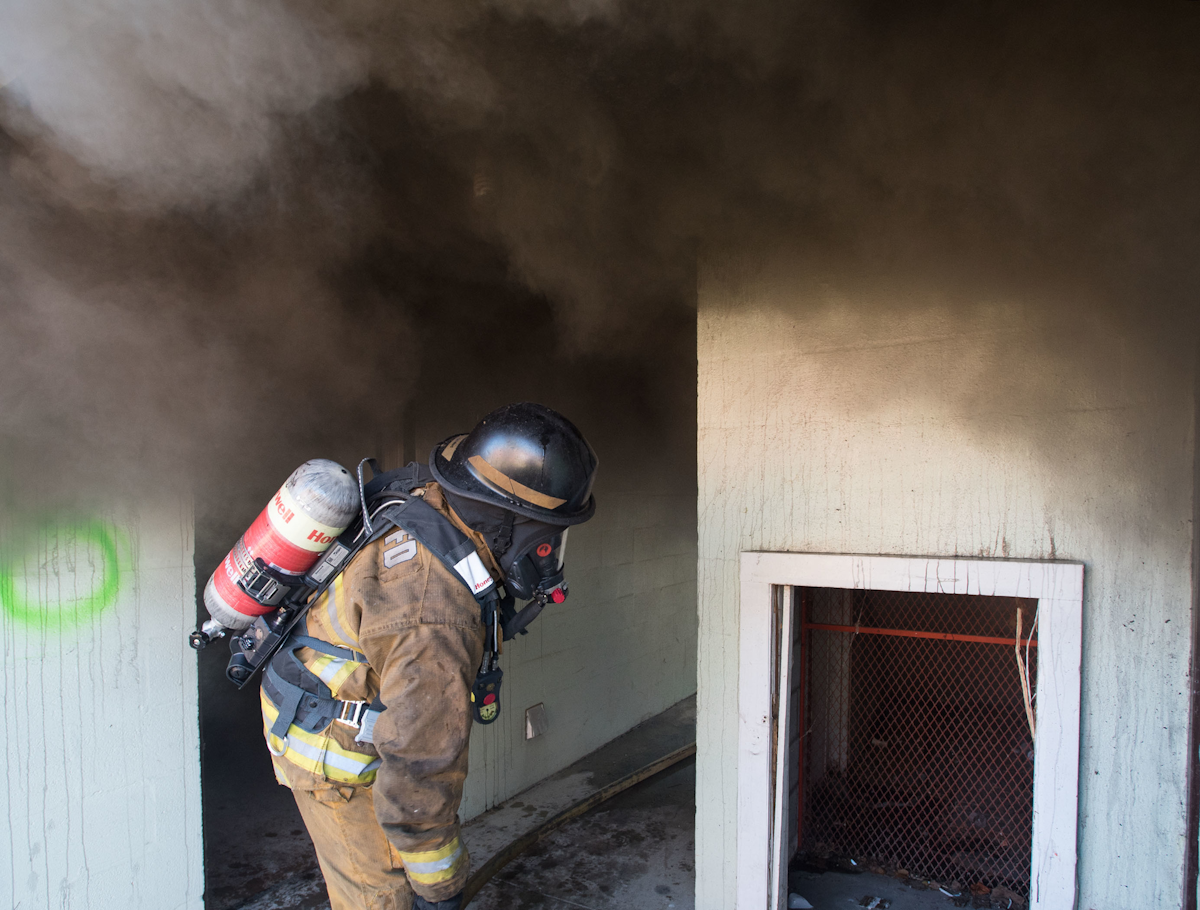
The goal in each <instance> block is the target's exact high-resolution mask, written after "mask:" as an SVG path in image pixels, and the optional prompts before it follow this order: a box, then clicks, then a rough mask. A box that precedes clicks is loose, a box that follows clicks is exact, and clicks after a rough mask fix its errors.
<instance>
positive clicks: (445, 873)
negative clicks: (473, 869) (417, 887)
mask: <svg viewBox="0 0 1200 910" xmlns="http://www.w3.org/2000/svg"><path fill="white" fill-rule="evenodd" d="M400 859H401V860H403V862H404V871H405V872H406V873H408V877H409V878H410V879H412V880H413V881H414V882H419V883H420V884H422V885H436V884H438V883H439V882H444V881H447V880H449V879H452V878H454V876H455V875H456V874H458V871H459V869H460V867H461V866H462V865H463V863H465V862H466V859H467V851H466V850H464V849H463V845H462V841H460V840H459V839H458V838H457V837H456V838H454V840H452V841H450V843H448V844H446V846H444V847H442V848H441V849H440V850H432V851H429V852H426V853H405V852H403V851H400Z"/></svg>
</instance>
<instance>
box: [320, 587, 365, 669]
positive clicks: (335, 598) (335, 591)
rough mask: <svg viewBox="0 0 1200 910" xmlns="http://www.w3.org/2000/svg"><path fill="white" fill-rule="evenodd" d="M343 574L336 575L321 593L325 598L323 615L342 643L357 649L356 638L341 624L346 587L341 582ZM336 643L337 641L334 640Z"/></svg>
mask: <svg viewBox="0 0 1200 910" xmlns="http://www.w3.org/2000/svg"><path fill="white" fill-rule="evenodd" d="M344 578H345V575H344V574H340V575H338V577H337V578H335V579H334V580H333V584H332V585H330V587H329V588H328V589H326V591H325V593H324V594H323V595H322V597H323V599H324V600H325V615H326V617H328V619H329V626H330V629H331V630H332V631H333V634H334V635H335V636H337V638H338V639H339V640H340V641H341V643H342V644H343V645H345V646H346V647H347V648H351V649H352V650H355V651H357V650H358V639H357V638H355V637H354V636H353V635H351V634H350V633H349V632H347V631H346V629H345V627H344V626H343V625H342V618H341V608H342V604H344V603H345V602H346V589H345V587H344V586H343V584H342V581H343V579H344ZM334 644H337V642H334Z"/></svg>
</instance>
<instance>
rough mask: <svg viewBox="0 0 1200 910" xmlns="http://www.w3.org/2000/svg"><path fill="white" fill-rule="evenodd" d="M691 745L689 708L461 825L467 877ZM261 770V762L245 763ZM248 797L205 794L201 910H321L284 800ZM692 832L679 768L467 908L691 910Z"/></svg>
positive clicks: (300, 834)
mask: <svg viewBox="0 0 1200 910" xmlns="http://www.w3.org/2000/svg"><path fill="white" fill-rule="evenodd" d="M694 741H695V698H689V699H685V700H684V701H682V702H680V703H679V704H677V705H674V706H673V707H671V708H669V709H668V710H666V711H664V712H663V713H662V714H659V715H658V716H656V717H653V718H651V719H650V720H648V721H646V722H645V723H643V724H640V725H639V726H637V727H635V728H634V729H633V730H631V731H629V732H628V733H626V734H624V735H623V736H620V737H618V738H617V739H615V740H613V741H612V742H611V743H609V744H607V745H606V746H604V747H602V748H601V749H598V750H597V751H596V752H593V753H592V754H590V755H588V756H586V757H584V758H583V759H580V761H578V762H576V763H575V764H573V765H571V766H569V767H568V768H565V769H563V770H562V771H560V772H558V773H557V774H553V775H551V776H550V777H549V778H547V779H546V780H544V781H542V782H541V783H539V784H537V785H535V786H534V787H532V788H530V789H529V790H527V791H525V792H524V793H521V794H518V795H517V796H516V797H514V798H513V799H511V800H508V801H507V802H505V803H503V804H501V805H500V806H497V807H496V808H494V809H492V810H490V811H489V812H486V813H484V814H483V815H481V816H479V817H478V818H475V819H472V820H471V821H470V822H468V823H467V824H466V825H464V830H463V838H464V840H465V841H466V843H467V845H468V847H469V849H470V851H471V858H472V865H473V866H474V867H475V868H479V867H480V866H481V865H482V864H483V863H484V862H486V861H487V859H488V858H490V857H491V856H492V855H493V854H495V853H496V852H497V851H498V850H500V849H501V848H503V847H505V846H507V845H508V844H509V843H511V842H512V841H514V840H515V839H516V838H518V837H520V836H522V835H523V834H525V833H526V832H527V831H530V830H532V829H533V828H534V827H536V825H537V824H539V823H540V822H541V821H542V820H543V819H545V818H548V817H550V816H552V815H554V814H556V813H558V812H559V811H561V810H563V809H565V808H567V807H568V806H570V805H572V804H574V803H576V802H578V801H579V800H580V799H583V798H584V797H587V796H590V795H591V794H592V793H594V792H596V791H597V790H599V789H601V788H603V787H605V786H607V785H608V784H610V783H612V782H613V781H616V780H619V779H620V778H622V777H624V776H626V775H627V774H629V773H631V772H633V771H635V770H637V769H639V768H641V767H643V766H645V765H647V764H649V763H650V762H651V761H654V760H655V759H658V758H660V757H661V756H663V755H666V754H668V753H670V752H673V751H675V750H676V749H679V748H680V747H681V746H685V745H687V744H688V743H691V742H694ZM260 751H262V750H260ZM259 758H265V752H264V755H263V756H258V755H254V756H253V759H255V760H257V759H259ZM245 790H246V788H236V787H228V788H221V789H216V788H214V789H213V790H211V791H209V792H208V793H207V794H206V797H207V798H206V805H205V810H206V811H205V823H206V829H207V830H206V834H207V835H208V836H207V837H206V848H207V852H206V873H207V874H206V882H207V890H206V894H205V906H206V908H207V910H328V907H329V903H328V899H327V898H326V895H325V888H324V882H323V881H322V879H321V875H320V871H319V869H318V867H317V861H316V856H315V854H314V853H313V848H312V843H311V841H309V839H308V835H307V833H306V832H305V830H304V825H303V823H302V822H301V820H300V815H299V812H298V810H297V809H296V805H295V802H294V801H293V800H292V795H291V791H289V790H287V789H286V788H284V787H280V786H278V785H274V784H272V785H271V786H267V787H255V788H252V789H251V790H250V794H251V795H252V801H251V800H250V796H248V795H247V793H246V792H244V791H245ZM694 820H695V763H694V760H687V761H685V762H682V763H680V764H678V765H676V766H674V767H673V768H671V769H668V770H666V771H664V772H662V773H660V774H658V775H656V776H655V777H653V778H651V779H649V780H647V781H644V782H643V783H641V784H639V785H638V786H637V787H635V788H632V789H630V790H628V791H626V792H625V793H622V794H620V795H619V796H617V797H615V798H614V799H612V800H609V801H608V802H607V803H603V804H601V805H600V806H598V807H597V808H596V809H594V810H592V812H590V813H589V814H587V815H585V816H582V817H581V818H579V819H576V820H574V821H573V822H570V823H568V824H567V825H564V826H563V827H562V828H560V829H558V830H557V831H556V832H553V833H552V834H551V835H549V836H548V837H547V838H546V839H544V840H543V841H542V842H540V843H538V844H536V845H535V846H534V847H533V848H531V851H530V852H529V853H528V854H526V856H525V857H522V858H520V859H518V860H516V861H514V862H513V863H511V864H510V865H509V866H508V867H506V868H505V869H504V870H502V871H501V873H500V874H499V875H498V876H497V877H496V878H495V879H493V882H492V883H491V884H489V885H488V886H486V887H485V888H484V889H483V890H482V891H480V893H479V894H478V895H477V896H476V898H475V900H474V901H472V903H471V906H472V907H477V908H479V910H486V908H492V910H498V908H501V907H503V908H510V907H530V908H532V907H547V908H566V907H584V908H593V907H594V908H607V907H634V908H639V907H654V908H659V907H661V908H680V910H684V908H688V910H690V908H691V907H693V905H694V904H693V891H694V879H695V874H694V871H693V867H692V856H693V852H694V847H693V829H694ZM210 826H211V827H210ZM214 832H215V833H214ZM221 832H233V833H232V834H231V835H230V836H220V833H221Z"/></svg>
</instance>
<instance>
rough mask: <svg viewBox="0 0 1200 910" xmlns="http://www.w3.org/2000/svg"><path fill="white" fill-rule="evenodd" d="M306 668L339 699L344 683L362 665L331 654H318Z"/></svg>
mask: <svg viewBox="0 0 1200 910" xmlns="http://www.w3.org/2000/svg"><path fill="white" fill-rule="evenodd" d="M304 666H305V667H307V668H308V669H309V671H310V672H311V673H312V674H313V675H314V676H316V677H318V678H319V679H320V680H321V682H323V683H325V685H327V686H329V691H330V692H332V693H333V696H334V698H337V694H338V689H340V688H341V687H342V683H344V682H345V681H346V680H347V679H349V678H350V675H351V674H352V673H353V672H354V671H355V670H357V669H358V668H359V667H361V666H362V664H360V663H358V662H357V661H354V660H345V659H344V658H341V657H334V656H332V655H331V654H318V655H317V657H316V658H315V659H313V660H311V661H306V662H305V664H304Z"/></svg>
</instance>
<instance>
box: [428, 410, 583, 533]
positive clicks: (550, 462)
mask: <svg viewBox="0 0 1200 910" xmlns="http://www.w3.org/2000/svg"><path fill="white" fill-rule="evenodd" d="M596 465H597V458H596V453H595V452H594V451H593V450H592V447H591V446H590V445H588V442H587V440H586V439H584V438H583V434H582V433H580V432H579V430H577V429H576V428H575V425H574V424H572V423H571V422H570V421H569V420H567V418H565V417H563V416H562V415H561V414H559V413H558V412H557V411H552V410H550V408H547V407H543V406H542V405H540V404H532V403H529V402H522V403H520V404H510V405H506V406H504V407H502V408H499V409H498V410H495V411H492V413H490V414H488V415H487V416H486V417H484V418H483V419H482V420H481V421H479V423H478V425H477V426H476V427H475V429H473V430H472V431H471V432H470V433H466V434H463V435H459V436H451V437H450V438H449V439H447V440H445V441H444V442H442V443H440V444H438V445H437V446H435V447H434V449H433V452H432V453H431V454H430V457H429V467H430V469H431V470H432V471H433V476H434V477H435V478H437V481H438V483H440V484H441V485H442V486H443V487H445V488H446V489H447V490H449V491H450V492H451V493H454V494H457V495H459V496H464V497H466V498H467V499H474V500H477V501H479V502H483V503H488V504H490V505H494V506H499V507H500V508H502V509H507V510H509V511H511V512H515V513H517V514H518V515H523V516H525V517H526V518H532V519H535V520H537V521H540V522H545V523H546V524H552V525H560V526H564V527H565V526H567V525H575V524H579V523H581V522H584V521H587V520H588V519H589V518H591V517H592V514H593V513H594V512H595V511H596V503H595V499H594V498H593V496H592V481H593V479H594V478H595V475H596Z"/></svg>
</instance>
